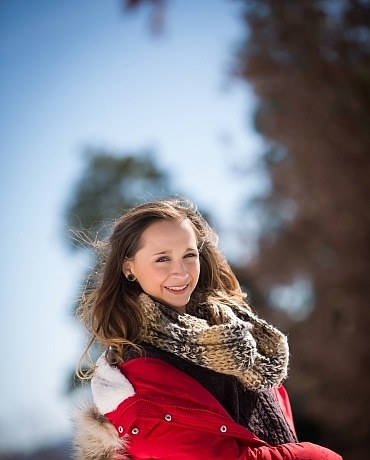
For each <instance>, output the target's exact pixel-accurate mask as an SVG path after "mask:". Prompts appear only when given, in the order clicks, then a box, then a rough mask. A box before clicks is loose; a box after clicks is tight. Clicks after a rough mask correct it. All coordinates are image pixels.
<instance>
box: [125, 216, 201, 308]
mask: <svg viewBox="0 0 370 460" xmlns="http://www.w3.org/2000/svg"><path fill="white" fill-rule="evenodd" d="M122 271H123V274H124V275H125V276H126V277H127V275H128V274H129V273H132V274H133V275H135V277H136V279H137V282H138V283H139V284H140V286H141V288H142V290H143V291H144V292H145V293H146V294H148V295H149V296H150V297H152V299H154V300H157V301H158V302H160V303H162V304H164V305H167V306H169V307H171V308H173V309H174V310H177V311H179V312H184V311H185V305H186V304H187V303H188V302H189V300H190V296H191V294H192V292H193V291H194V289H195V287H196V285H197V282H198V278H199V273H200V264H199V252H198V249H197V239H196V236H195V233H194V229H193V227H192V224H191V222H190V221H189V220H187V219H186V220H183V221H181V222H178V221H175V220H163V221H158V222H155V223H153V224H151V225H150V226H149V227H148V228H147V229H145V230H144V232H143V234H142V236H141V246H140V249H139V250H138V251H137V253H136V254H135V255H134V257H132V258H131V259H126V260H125V261H124V263H123V267H122Z"/></svg>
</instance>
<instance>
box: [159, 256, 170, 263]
mask: <svg viewBox="0 0 370 460" xmlns="http://www.w3.org/2000/svg"><path fill="white" fill-rule="evenodd" d="M169 260H170V259H169V257H167V256H162V257H160V258H159V259H157V260H156V262H167V261H169Z"/></svg>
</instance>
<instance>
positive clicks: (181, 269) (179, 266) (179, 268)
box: [172, 259, 188, 276]
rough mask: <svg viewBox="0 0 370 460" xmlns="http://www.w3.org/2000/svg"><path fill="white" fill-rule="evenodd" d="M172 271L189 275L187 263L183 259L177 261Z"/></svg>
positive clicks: (181, 274)
mask: <svg viewBox="0 0 370 460" xmlns="http://www.w3.org/2000/svg"><path fill="white" fill-rule="evenodd" d="M172 272H173V274H174V275H177V276H187V275H188V271H187V269H186V264H185V263H184V261H183V260H182V259H180V260H178V261H175V262H174V264H173V267H172Z"/></svg>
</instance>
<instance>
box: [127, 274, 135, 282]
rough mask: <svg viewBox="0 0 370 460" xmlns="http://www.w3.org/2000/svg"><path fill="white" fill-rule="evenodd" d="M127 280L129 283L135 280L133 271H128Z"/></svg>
mask: <svg viewBox="0 0 370 460" xmlns="http://www.w3.org/2000/svg"><path fill="white" fill-rule="evenodd" d="M126 278H127V281H130V283H132V282H133V281H135V280H136V276H135V275H134V274H133V273H129V274H128V275H127V276H126Z"/></svg>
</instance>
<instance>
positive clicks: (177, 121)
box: [0, 0, 370, 460]
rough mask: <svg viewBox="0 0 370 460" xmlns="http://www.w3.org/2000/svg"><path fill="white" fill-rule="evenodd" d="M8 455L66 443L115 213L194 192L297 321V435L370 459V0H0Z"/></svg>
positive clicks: (32, 454)
mask: <svg viewBox="0 0 370 460" xmlns="http://www.w3.org/2000/svg"><path fill="white" fill-rule="evenodd" d="M0 59H1V61H0V62H1V72H0V107H1V108H0V133H1V147H2V148H1V154H0V187H1V193H0V205H1V222H2V225H1V227H0V232H1V241H2V261H3V262H2V264H1V277H0V279H1V294H2V295H1V299H2V302H1V307H0V308H1V329H2V333H1V335H0V346H1V349H2V350H3V355H2V356H3V358H2V365H1V381H0V394H1V405H2V410H1V411H0V459H3V460H5V459H14V460H15V459H39V460H40V459H41V460H42V459H57V460H58V459H67V458H69V455H70V436H71V431H72V428H71V423H70V414H71V411H72V410H73V407H74V406H75V405H76V400H78V399H79V398H81V397H83V395H81V392H80V390H78V389H76V388H75V387H74V384H73V379H72V375H73V371H74V367H75V365H76V363H77V361H78V359H79V357H80V355H81V353H82V351H83V348H84V345H85V340H86V339H85V337H84V334H83V331H82V330H81V328H80V326H79V325H78V324H77V322H76V320H75V319H74V309H75V306H76V302H77V299H78V295H79V292H80V289H81V286H82V283H83V280H84V276H85V275H86V273H87V272H88V270H89V268H91V267H92V266H93V264H94V260H93V257H92V255H91V254H90V252H89V249H88V245H87V241H86V240H85V239H84V238H83V230H89V231H90V233H91V234H92V235H95V234H98V235H99V237H102V238H103V237H104V236H105V235H106V233H107V231H108V230H109V223H111V222H112V221H113V220H114V218H115V217H116V216H117V215H118V214H119V213H120V212H122V209H124V208H127V207H129V206H132V205H135V204H138V203H140V202H142V201H147V200H149V199H152V198H158V197H160V196H167V195H173V194H181V195H185V196H188V197H189V198H191V199H192V200H194V202H195V203H196V204H197V205H198V206H199V208H200V209H201V210H202V211H203V212H204V213H205V215H206V216H207V218H208V220H209V222H210V223H211V225H212V226H213V227H214V228H215V229H216V231H217V232H218V234H219V235H220V245H221V248H222V250H223V251H224V253H225V254H226V256H227V257H228V259H229V260H230V262H231V264H232V266H233V268H234V270H235V272H236V274H237V276H238V278H239V280H240V282H241V283H242V285H243V287H244V289H245V290H246V291H247V292H248V295H249V300H250V303H251V305H252V306H253V307H254V308H255V309H256V310H257V312H258V313H259V314H260V316H262V317H264V318H266V319H267V320H269V321H271V322H273V323H274V324H275V325H276V326H278V327H280V328H281V329H282V330H283V331H284V332H285V333H287V334H288V335H289V339H290V347H291V365H290V377H289V379H288V381H287V382H286V386H287V388H288V390H289V393H290V396H291V400H292V405H293V411H294V413H295V419H296V425H297V430H298V434H299V437H300V439H301V440H305V441H311V442H316V443H319V444H322V445H325V446H327V447H330V448H332V449H334V450H336V451H337V452H339V453H341V454H342V455H343V456H344V457H345V458H346V460H365V459H367V458H368V453H367V450H368V441H369V439H370V422H369V417H368V414H369V410H370V396H369V383H370V378H369V377H370V376H369V373H370V371H369V358H370V353H369V351H370V350H369V349H370V338H369V330H370V329H369V328H370V308H369V300H370V279H369V273H370V209H369V202H370V159H369V151H370V2H368V1H366V0H332V1H330V0H326V1H325V0H320V1H318V0H301V1H299V2H297V1H296V0H280V1H279V2H276V1H273V0H270V1H268V0H200V1H199V0H198V1H193V0H188V1H185V0H167V1H160V0H152V1H144V0H141V1H140V0H126V1H123V0H109V1H104V2H103V1H102V0H64V1H63V2H60V1H57V0H33V1H32V2H29V1H27V0H0Z"/></svg>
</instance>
